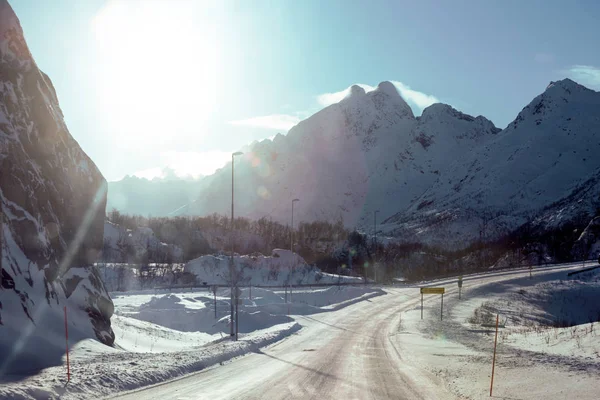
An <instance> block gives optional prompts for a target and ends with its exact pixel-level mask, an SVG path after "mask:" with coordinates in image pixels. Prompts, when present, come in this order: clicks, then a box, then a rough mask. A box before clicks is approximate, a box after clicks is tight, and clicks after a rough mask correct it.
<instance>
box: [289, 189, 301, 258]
mask: <svg viewBox="0 0 600 400" xmlns="http://www.w3.org/2000/svg"><path fill="white" fill-rule="evenodd" d="M297 201H300V199H294V200H292V232H291V240H290V251H291V252H292V253H293V252H294V203H295V202H297Z"/></svg>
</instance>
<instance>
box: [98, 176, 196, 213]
mask: <svg viewBox="0 0 600 400" xmlns="http://www.w3.org/2000/svg"><path fill="white" fill-rule="evenodd" d="M200 181H201V178H199V179H181V178H175V177H170V178H166V179H165V178H154V179H152V180H148V179H146V178H138V177H137V176H129V175H128V176H126V177H125V178H123V179H122V180H120V181H116V182H109V183H108V193H109V195H108V200H107V204H106V210H107V212H109V211H111V210H112V209H114V208H116V209H117V210H119V211H121V212H124V213H127V214H139V215H144V216H148V215H151V216H169V215H176V214H180V213H181V207H184V208H185V207H186V206H187V205H188V204H189V203H192V202H193V201H195V200H196V199H197V198H198V196H199V195H200V191H201V186H200V184H199V183H200Z"/></svg>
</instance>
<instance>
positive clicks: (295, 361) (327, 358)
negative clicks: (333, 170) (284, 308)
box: [119, 270, 528, 400]
mask: <svg viewBox="0 0 600 400" xmlns="http://www.w3.org/2000/svg"><path fill="white" fill-rule="evenodd" d="M526 274H528V270H524V271H520V272H508V273H507V272H501V273H498V274H491V275H485V276H480V277H465V278H466V279H469V280H470V281H471V282H470V286H471V287H474V285H481V284H487V283H490V282H494V281H499V280H504V279H512V278H514V277H516V276H518V275H526ZM447 282H453V284H452V285H451V286H450V285H449V284H447V285H446V286H447V288H450V287H451V288H452V289H451V290H450V292H454V291H456V289H455V288H456V283H455V280H447ZM387 292H388V294H386V295H383V296H379V297H375V298H372V299H370V300H367V301H363V302H360V303H357V304H354V305H351V306H348V307H346V308H343V309H341V310H338V311H335V312H330V313H322V314H315V315H312V316H296V317H295V318H296V319H297V321H298V322H300V323H301V324H302V325H303V326H304V328H303V329H302V330H301V331H300V332H299V333H297V334H295V335H293V336H291V337H289V338H287V339H285V340H283V341H281V342H278V343H276V344H274V345H272V346H269V347H267V348H264V349H262V350H260V351H258V352H256V353H252V354H249V355H247V356H244V357H241V358H238V359H235V360H233V361H231V362H229V363H226V364H224V365H222V366H216V367H212V368H209V369H206V370H203V371H200V372H198V373H194V374H191V375H187V376H185V377H183V378H180V379H177V380H174V381H170V382H167V383H163V384H159V385H155V386H152V387H149V388H146V389H142V390H138V391H135V392H130V393H128V394H125V395H123V396H121V397H119V398H120V399H136V400H139V399H148V398H152V399H161V400H167V399H181V400H183V399H201V400H219V399H295V398H297V399H345V400H350V399H411V400H413V399H451V398H454V396H452V395H451V394H450V393H449V392H447V390H446V389H445V388H444V385H443V383H442V382H440V380H439V379H437V378H436V377H435V376H434V375H432V374H430V373H428V372H427V371H424V370H421V369H419V368H416V367H415V366H413V365H410V364H409V363H408V362H407V361H406V360H403V357H402V354H401V353H400V352H399V351H398V350H397V349H398V348H399V346H398V345H396V343H397V340H399V336H400V335H401V334H399V333H398V331H399V324H400V314H401V312H402V311H404V310H407V309H412V308H415V307H417V306H418V305H419V304H420V296H419V294H418V289H416V288H411V289H393V288H392V289H387ZM433 297H437V296H433ZM432 300H433V299H432ZM426 301H427V300H426ZM433 301H439V299H437V298H436V299H435V300H433Z"/></svg>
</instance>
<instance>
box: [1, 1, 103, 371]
mask: <svg viewBox="0 0 600 400" xmlns="http://www.w3.org/2000/svg"><path fill="white" fill-rule="evenodd" d="M105 202H106V181H105V180H104V178H103V177H102V175H101V174H100V172H99V171H98V169H97V168H96V166H95V165H94V163H93V162H92V161H91V160H90V159H89V158H88V156H87V155H86V154H85V153H84V152H83V151H82V150H81V148H80V147H79V145H78V144H77V142H76V141H75V140H74V139H73V138H72V137H71V135H70V134H69V131H68V129H67V127H66V125H65V122H64V119H63V115H62V112H61V110H60V106H59V104H58V99H57V96H56V93H55V91H54V87H53V86H52V83H51V82H50V79H49V78H48V76H46V75H45V74H44V73H43V72H41V71H40V70H39V69H38V68H37V66H36V64H35V61H34V60H33V58H32V56H31V54H30V52H29V49H28V47H27V44H26V43H25V39H24V37H23V32H22V29H21V26H20V24H19V21H18V19H17V17H16V16H15V14H14V12H13V10H12V9H11V7H10V6H9V4H8V3H7V2H6V1H5V0H1V1H0V211H1V212H0V222H1V224H0V249H1V251H0V263H1V286H0V377H1V376H2V375H3V374H4V373H6V372H10V371H15V370H23V369H34V368H40V367H44V366H47V365H50V364H58V363H61V357H62V355H63V354H64V344H65V343H64V320H63V307H66V308H67V312H68V315H69V321H70V324H69V330H70V334H71V338H72V339H73V340H75V341H77V340H80V339H83V338H92V337H93V338H97V339H98V340H99V341H101V342H103V343H106V344H112V342H113V340H114V334H113V332H112V330H111V327H110V316H111V315H112V312H113V304H112V301H111V300H110V297H109V295H108V293H107V292H106V290H105V288H104V285H103V284H102V281H101V280H100V277H99V275H98V272H97V270H96V269H95V268H94V267H93V266H92V264H93V262H94V261H95V259H96V257H97V255H98V253H99V251H100V250H101V248H102V235H103V218H104V206H105Z"/></svg>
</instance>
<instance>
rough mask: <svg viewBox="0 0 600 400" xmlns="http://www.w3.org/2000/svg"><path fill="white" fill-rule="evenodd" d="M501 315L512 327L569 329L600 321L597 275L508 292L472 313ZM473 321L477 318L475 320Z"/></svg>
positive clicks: (584, 275)
mask: <svg viewBox="0 0 600 400" xmlns="http://www.w3.org/2000/svg"><path fill="white" fill-rule="evenodd" d="M476 311H477V312H478V315H480V316H481V318H484V315H485V314H486V313H488V314H490V315H492V314H493V315H495V314H496V313H500V315H505V316H506V319H507V321H508V324H509V325H512V326H525V327H532V326H543V327H545V326H553V327H569V326H573V325H580V324H586V323H590V322H597V321H600V275H599V274H594V273H584V274H582V276H580V277H577V278H575V279H565V280H562V279H561V280H555V281H549V282H542V283H538V284H536V285H533V286H531V287H528V288H523V289H519V290H517V291H511V292H509V293H507V294H506V295H505V296H502V297H500V298H498V299H495V300H493V301H490V302H486V303H484V304H483V305H482V306H481V307H480V308H479V309H476ZM476 319H477V318H476Z"/></svg>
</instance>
